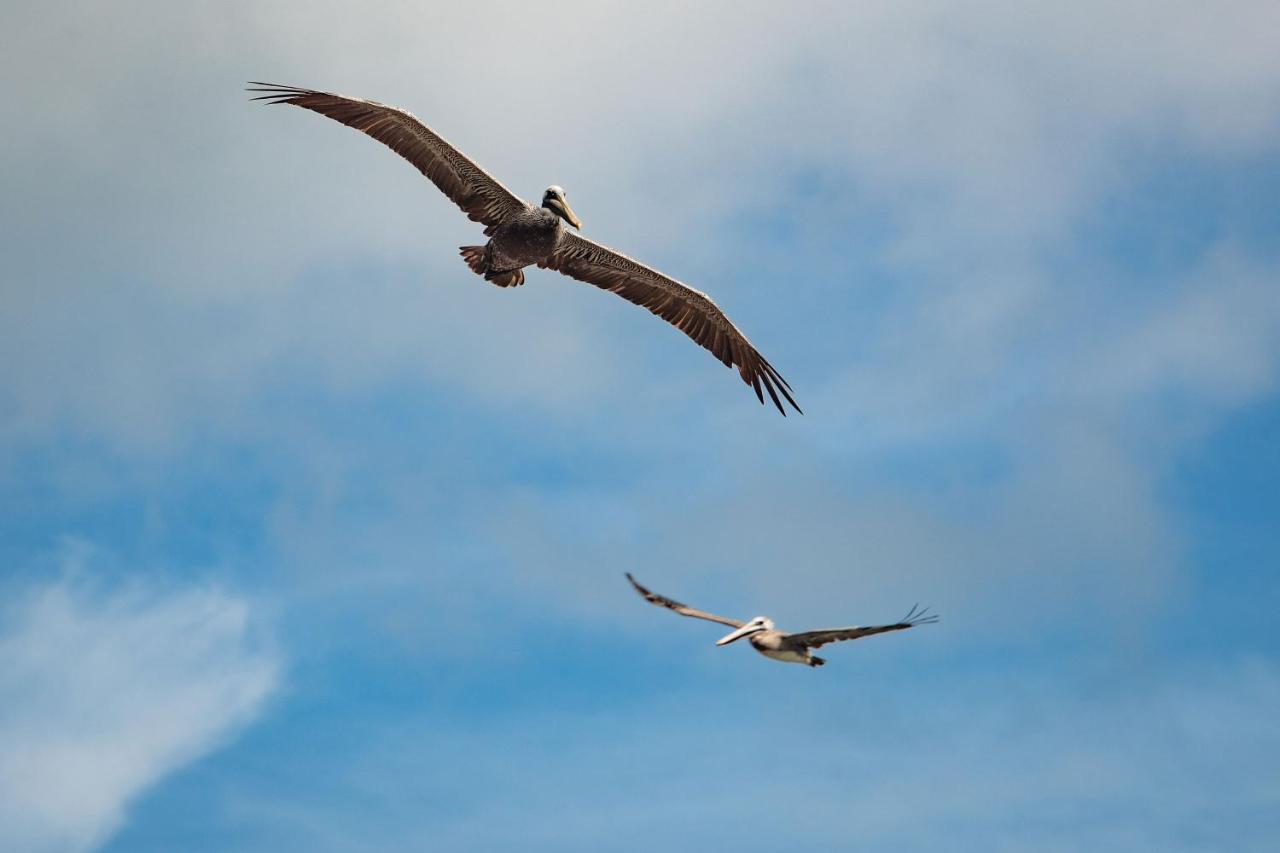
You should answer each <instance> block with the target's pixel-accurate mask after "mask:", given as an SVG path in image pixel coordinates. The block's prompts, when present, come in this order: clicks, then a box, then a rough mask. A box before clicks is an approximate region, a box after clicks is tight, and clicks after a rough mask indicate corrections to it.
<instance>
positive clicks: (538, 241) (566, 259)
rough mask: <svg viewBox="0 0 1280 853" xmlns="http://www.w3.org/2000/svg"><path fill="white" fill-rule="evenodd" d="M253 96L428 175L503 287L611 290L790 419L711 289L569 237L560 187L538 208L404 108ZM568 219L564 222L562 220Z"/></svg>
mask: <svg viewBox="0 0 1280 853" xmlns="http://www.w3.org/2000/svg"><path fill="white" fill-rule="evenodd" d="M250 86H251V87H252V88H250V89H249V90H248V91H251V92H263V93H265V94H262V95H259V96H258V97H256V98H254V99H253V100H255V101H266V102H267V103H270V104H293V105H294V106H296V107H302V108H304V109H308V110H312V111H313V112H317V113H319V114H320V115H322V116H327V117H329V118H331V119H333V120H334V121H339V122H341V123H343V124H345V125H347V126H348V127H353V128H355V129H356V130H358V131H360V132H362V133H365V134H367V135H369V136H371V137H373V138H374V139H376V140H378V141H379V142H381V143H382V144H383V145H386V146H387V147H389V148H390V149H391V150H393V151H395V152H396V153H397V154H399V155H400V156H401V157H403V158H405V159H406V160H408V161H409V162H410V163H412V164H413V165H414V166H416V167H417V168H418V171H420V172H422V174H424V175H426V176H427V177H428V178H430V179H431V181H432V183H434V184H435V185H436V186H437V187H439V188H440V190H441V191H443V192H444V194H445V195H447V196H449V198H451V199H453V201H454V202H455V203H456V204H457V205H458V207H460V208H462V211H463V212H464V213H466V214H467V216H468V217H470V218H471V219H472V220H473V221H475V222H480V223H482V224H483V225H484V226H485V229H484V233H485V236H486V237H488V238H489V242H488V243H486V244H485V245H483V246H463V247H462V248H461V250H460V251H461V253H462V257H463V260H465V261H466V262H467V266H469V267H470V268H471V270H472V271H473V272H475V273H476V274H477V275H482V276H484V278H485V280H486V281H491V282H493V283H494V284H496V285H498V286H499V287H513V286H516V285H520V284H524V268H525V267H527V266H530V265H533V264H537V265H538V266H540V267H543V268H545V269H553V270H556V271H557V272H561V273H563V274H565V275H567V276H569V277H570V278H576V279H578V280H580V281H585V282H587V283H588V284H594V285H595V286H596V287H599V288H602V289H604V290H609V291H612V292H613V293H616V294H618V295H619V296H621V297H622V298H623V299H626V300H628V301H630V302H633V303H635V304H636V305H639V306H641V307H644V308H648V309H649V310H650V311H651V312H653V313H654V314H656V315H658V316H659V317H661V318H662V319H664V320H666V321H667V322H668V323H671V324H672V325H674V326H675V327H676V328H677V329H679V330H680V331H682V332H684V333H685V334H686V335H688V336H689V337H690V338H692V339H693V340H694V341H695V342H697V343H698V344H699V345H701V346H703V347H705V348H706V349H708V350H710V351H711V354H712V355H714V356H715V357H716V358H718V359H720V361H721V362H723V363H724V365H725V366H726V367H730V368H732V367H737V368H738V373H739V375H741V376H742V381H743V382H746V383H747V384H748V385H750V386H751V387H752V388H753V389H755V392H756V397H757V398H759V400H760V402H761V403H763V402H764V395H763V394H762V393H761V386H764V390H765V391H767V392H768V393H769V398H770V399H771V400H773V404H774V405H775V406H777V407H778V411H780V412H782V414H783V415H784V416H785V415H786V414H787V412H786V409H785V408H784V407H783V405H782V402H781V401H780V400H779V399H778V395H779V394H781V395H782V397H783V398H785V399H786V401H787V402H788V403H790V404H791V406H792V407H793V408H794V409H795V410H796V411H797V412H799V411H800V407H799V406H798V405H796V401H795V400H794V399H792V397H791V386H790V385H788V384H787V381H786V380H785V379H783V378H782V376H781V375H780V374H779V373H778V371H777V370H775V369H774V368H773V365H771V364H770V363H769V362H768V360H767V359H765V357H764V356H762V355H761V354H760V353H759V352H757V351H756V348H755V347H753V346H752V345H751V342H750V341H748V340H747V338H746V336H745V335H744V334H742V332H740V331H739V330H738V327H737V326H735V325H733V323H732V322H730V320H729V318H728V317H726V316H725V314H724V312H723V311H721V310H720V308H719V307H718V306H717V305H716V304H715V303H714V302H712V301H711V297H709V296H707V295H706V294H705V293H702V292H700V291H697V290H694V289H693V288H692V287H689V286H688V285H685V284H682V283H680V282H679V281H676V280H675V279H674V278H671V277H669V276H665V275H663V274H662V273H660V272H658V271H657V270H655V269H652V268H650V267H647V266H645V265H644V264H642V263H640V262H639V261H634V260H632V259H631V258H628V257H627V256H626V255H623V254H622V253H620V252H615V251H614V250H613V249H610V248H607V247H605V246H602V245H600V244H599V243H596V242H593V241H591V240H588V239H586V238H585V237H581V236H579V235H577V234H574V233H571V232H569V231H566V230H565V228H564V222H568V223H569V224H570V225H572V226H573V227H574V228H576V229H581V228H582V223H581V222H580V221H579V220H578V217H577V216H576V215H575V214H574V212H573V208H571V207H570V206H569V202H568V201H567V200H566V199H565V195H564V190H563V189H561V188H560V187H558V186H555V185H552V186H550V187H547V190H546V192H544V193H543V194H542V204H541V205H540V206H538V207H535V206H533V205H531V204H529V203H527V202H525V201H523V200H522V199H521V198H519V197H518V196H517V195H515V194H514V193H513V192H511V191H510V190H508V189H507V188H506V187H504V186H503V185H502V184H500V183H498V181H497V180H495V179H494V178H493V177H492V176H491V175H489V173H488V172H486V171H485V170H484V169H482V168H480V167H479V166H478V165H476V163H474V162H472V160H471V159H470V158H468V157H467V156H466V155H465V154H463V153H462V152H461V151H459V150H458V149H457V148H454V147H453V146H452V145H450V144H449V143H448V142H446V141H445V140H444V139H442V138H441V137H440V136H438V135H437V134H436V133H435V131H433V130H431V128H429V127H427V126H426V125H425V124H423V123H422V122H421V121H419V120H418V119H417V118H415V117H414V116H413V115H411V114H410V113H409V112H408V111H406V110H402V109H400V108H398V107H392V106H388V105H386V104H380V103H377V102H376V101H366V100H364V99H362V98H349V97H347V96H345V95H335V94H332V93H330V92H318V91H316V90H314V89H302V88H299V87H297V86H280V85H275V84H272V83H258V82H252V83H250ZM562 220H563V221H562Z"/></svg>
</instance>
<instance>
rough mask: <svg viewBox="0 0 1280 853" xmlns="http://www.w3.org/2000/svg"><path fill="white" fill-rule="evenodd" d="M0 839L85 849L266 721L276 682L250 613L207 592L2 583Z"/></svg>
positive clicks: (26, 846) (43, 847)
mask: <svg viewBox="0 0 1280 853" xmlns="http://www.w3.org/2000/svg"><path fill="white" fill-rule="evenodd" d="M6 599H7V600H6V603H5V606H4V609H3V613H2V614H0V619H2V621H0V843H2V844H3V846H4V847H6V848H7V849H12V850H30V851H74V850H88V849H91V848H93V847H95V846H96V845H98V844H100V843H101V842H102V841H103V840H104V839H105V838H107V837H108V836H109V835H110V834H111V833H112V832H114V831H115V830H116V829H118V828H119V827H120V826H121V824H122V823H123V822H124V818H125V810H126V809H127V808H128V806H129V804H130V802H131V801H132V800H133V799H134V798H135V797H137V796H138V794H140V793H141V792H143V791H144V790H146V789H147V788H148V787H150V786H152V785H154V784H155V783H156V782H157V781H159V780H160V779H161V778H163V777H164V776H166V775H167V774H169V773H172V772H173V771H174V770H176V769H178V768H179V767H182V766H183V765H185V764H187V763H189V762H191V761H194V760H196V759H197V758H199V757H201V756H202V755H204V754H206V753H208V752H209V751H210V750H212V749H214V748H216V747H217V746H218V745H219V744H221V743H222V742H223V741H224V740H226V738H227V737H228V736H229V735H230V734H231V733H232V732H234V731H235V730H236V729H237V728H238V727H240V726H242V725H244V724H245V723H247V722H248V721H249V720H252V719H253V718H254V717H256V716H257V715H258V713H259V712H260V710H261V708H262V703H263V700H264V699H265V698H266V697H267V696H268V695H269V694H270V693H271V691H272V689H273V688H274V687H275V684H276V681H277V669H278V662H277V660H276V656H275V654H274V653H273V652H270V651H269V650H267V649H265V648H263V647H262V646H261V644H260V643H259V642H257V641H255V639H254V637H253V631H252V627H251V621H250V612H249V606H248V605H247V604H246V603H245V602H244V601H243V600H240V599H238V598H235V597H233V596H230V595H228V594H226V593H224V592H220V591H218V590H216V589H211V588H175V589H165V588H160V587H155V588H152V587H147V586H146V585H144V584H141V583H134V584H128V585H125V586H122V587H118V588H111V589H103V588H100V586H99V585H97V584H94V583H93V582H90V581H88V580H86V579H83V578H80V579H68V580H61V581H55V582H51V583H33V584H30V585H27V586H25V587H19V586H16V585H15V584H13V583H10V584H8V585H7V589H6Z"/></svg>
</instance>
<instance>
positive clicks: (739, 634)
mask: <svg viewBox="0 0 1280 853" xmlns="http://www.w3.org/2000/svg"><path fill="white" fill-rule="evenodd" d="M763 630H764V628H762V627H760V626H759V625H743V626H742V627H741V628H739V629H738V630H736V631H734V632H733V633H732V634H725V635H724V636H723V637H721V638H720V639H718V640H716V645H717V646H727V645H729V644H730V643H732V642H733V641H734V640H741V639H742V638H743V637H745V636H747V635H748V634H754V633H756V632H757V631H763Z"/></svg>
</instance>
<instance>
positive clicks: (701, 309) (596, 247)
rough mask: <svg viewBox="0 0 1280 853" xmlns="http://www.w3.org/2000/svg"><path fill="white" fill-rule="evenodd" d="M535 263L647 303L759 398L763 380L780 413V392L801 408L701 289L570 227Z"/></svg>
mask: <svg viewBox="0 0 1280 853" xmlns="http://www.w3.org/2000/svg"><path fill="white" fill-rule="evenodd" d="M539 266H543V267H546V268H549V269H553V270H556V271H557V272H561V273H564V274H565V275H567V276H569V277H570V278H576V279H578V280H579V281H585V282H587V283H588V284H594V285H595V286H596V287H600V288H603V289H604V290H608V291H611V292H613V293H616V294H618V295H619V296H621V297H622V298H623V299H626V300H627V301H629V302H632V303H634V304H636V305H639V306H640V307H642V308H648V309H649V310H650V311H651V312H653V313H654V314H656V315H657V316H659V317H661V318H662V319H664V320H666V321H667V322H668V323H670V324H671V325H673V326H675V327H676V328H677V329H679V330H680V331H682V332H684V333H685V334H686V335H688V336H689V337H690V338H692V339H693V340H694V342H696V343H697V344H698V345H700V346H702V347H705V348H706V349H707V350H709V351H710V352H711V354H712V355H714V356H715V357H716V358H718V359H720V361H721V362H723V363H724V365H725V366H726V367H737V368H738V373H739V374H740V375H741V376H742V381H743V382H746V383H747V384H748V385H750V386H751V387H752V388H753V389H755V392H756V397H758V398H759V399H760V402H762V403H763V402H764V394H763V393H762V391H761V386H763V390H764V391H767V392H768V393H769V398H770V399H772V400H773V404H774V405H775V406H777V407H778V411H780V412H782V414H783V415H786V413H787V411H786V409H785V408H783V405H782V402H781V401H780V400H779V399H778V395H779V394H781V395H782V396H783V397H784V398H785V399H786V401H787V402H788V403H790V404H791V406H792V408H794V409H795V410H796V411H797V412H799V411H800V407H799V406H797V405H796V401H795V400H794V399H792V397H791V386H790V385H788V384H787V380H785V379H783V378H782V376H781V374H779V373H778V371H777V370H775V369H774V367H773V365H772V364H770V363H769V362H768V360H767V359H766V358H765V357H764V356H762V355H761V354H760V353H759V352H758V351H757V350H756V348H755V347H753V346H752V345H751V341H749V340H747V336H746V335H744V334H742V332H740V331H739V330H738V327H737V326H735V325H733V323H732V322H731V321H730V320H729V318H728V317H726V316H725V313H724V312H723V311H721V310H720V306H718V305H716V304H715V303H714V302H712V301H711V297H709V296H707V295H706V294H705V293H703V292H701V291H699V290H694V289H693V288H692V287H689V286H688V285H687V284H683V283H681V282H679V281H676V280H675V279H674V278H671V277H670V276H666V275H663V274H662V273H660V272H658V271H657V270H655V269H653V268H651V267H647V266H645V265H644V264H642V263H640V262H639V261H635V260H632V259H631V258H628V257H627V256H626V255H624V254H622V253H621V252H615V251H614V250H613V249H610V248H608V247H607V246H602V245H600V244H599V243H596V242H594V241H592V240H588V239H586V238H585V237H582V236H579V235H577V234H571V233H566V234H565V235H564V237H563V238H562V239H561V240H560V242H559V244H558V245H557V247H556V251H555V252H554V253H552V255H551V257H549V258H548V259H547V260H546V261H545V262H544V263H541V264H539ZM802 414H803V413H802Z"/></svg>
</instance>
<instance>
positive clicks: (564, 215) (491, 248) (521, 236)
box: [461, 186, 582, 287]
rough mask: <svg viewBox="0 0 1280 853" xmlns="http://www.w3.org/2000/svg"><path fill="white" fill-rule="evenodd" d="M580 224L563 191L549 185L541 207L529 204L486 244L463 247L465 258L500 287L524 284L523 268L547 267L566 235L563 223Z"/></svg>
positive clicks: (472, 267) (500, 227) (504, 221)
mask: <svg viewBox="0 0 1280 853" xmlns="http://www.w3.org/2000/svg"><path fill="white" fill-rule="evenodd" d="M565 222H568V223H569V224H570V225H572V226H573V227H575V228H578V227H581V225H582V223H581V222H579V221H578V217H576V216H575V215H574V213H573V209H572V208H570V207H569V202H568V201H566V200H565V197H564V190H562V189H560V188H559V187H556V186H552V187H548V188H547V191H546V192H545V193H544V194H543V196H542V206H541V207H533V206H532V205H526V206H525V208H524V209H523V210H517V211H516V212H515V213H513V214H511V216H509V217H507V219H505V220H503V222H502V223H501V224H499V225H497V226H495V227H494V228H492V229H488V230H492V232H493V236H492V237H490V238H489V242H488V243H486V244H484V245H483V246H463V247H462V249H461V252H462V257H463V258H464V259H465V260H466V262H467V266H469V267H471V271H472V272H474V273H477V274H478V275H482V276H484V278H485V281H491V282H493V283H494V284H496V285H498V286H499V287H515V286H517V285H521V284H524V267H527V266H531V265H533V264H538V265H539V266H546V265H547V261H548V259H549V258H550V257H551V255H552V253H553V252H555V250H556V246H557V245H559V243H560V241H561V239H563V237H564V223H565Z"/></svg>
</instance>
